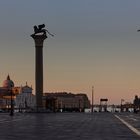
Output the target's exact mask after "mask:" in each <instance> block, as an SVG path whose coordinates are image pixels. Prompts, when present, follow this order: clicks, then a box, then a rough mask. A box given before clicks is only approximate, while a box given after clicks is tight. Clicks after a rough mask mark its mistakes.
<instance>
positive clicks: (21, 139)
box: [0, 113, 140, 140]
mask: <svg viewBox="0 0 140 140" xmlns="http://www.w3.org/2000/svg"><path fill="white" fill-rule="evenodd" d="M117 116H118V117H120V118H122V119H123V120H125V121H127V122H128V123H129V124H131V125H133V126H134V127H136V128H137V130H140V129H139V128H140V117H139V116H140V115H134V114H132V113H131V114H117ZM130 116H131V119H130ZM0 140H140V136H138V135H137V134H135V132H133V131H132V130H130V129H129V128H128V127H127V126H126V125H125V124H123V123H122V122H121V121H120V120H119V119H118V118H116V117H115V116H114V114H112V113H93V114H88V113H56V114H55V113H48V114H46V113H44V114H43V113H42V114H35V113H34V114H24V113H23V114H15V116H13V117H10V116H9V115H8V114H3V113H1V114H0Z"/></svg>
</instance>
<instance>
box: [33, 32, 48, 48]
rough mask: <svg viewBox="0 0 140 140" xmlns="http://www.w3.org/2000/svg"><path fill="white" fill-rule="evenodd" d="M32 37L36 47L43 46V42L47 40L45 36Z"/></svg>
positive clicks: (34, 35)
mask: <svg viewBox="0 0 140 140" xmlns="http://www.w3.org/2000/svg"><path fill="white" fill-rule="evenodd" d="M31 37H32V38H33V39H34V41H35V46H43V42H44V40H45V39H46V38H47V35H44V34H43V35H36V34H32V35H31Z"/></svg>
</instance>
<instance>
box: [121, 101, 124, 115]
mask: <svg viewBox="0 0 140 140" xmlns="http://www.w3.org/2000/svg"><path fill="white" fill-rule="evenodd" d="M123 102H124V99H121V112H123V104H122V103H123Z"/></svg>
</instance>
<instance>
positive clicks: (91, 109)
mask: <svg viewBox="0 0 140 140" xmlns="http://www.w3.org/2000/svg"><path fill="white" fill-rule="evenodd" d="M91 98H92V102H91V112H92V113H93V103H94V86H92V97H91Z"/></svg>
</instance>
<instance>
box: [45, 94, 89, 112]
mask: <svg viewBox="0 0 140 140" xmlns="http://www.w3.org/2000/svg"><path fill="white" fill-rule="evenodd" d="M43 105H44V107H45V108H46V109H49V110H51V111H54V112H55V111H60V112H62V111H70V112H72V111H77V112H79V111H80V112H81V111H84V109H85V108H90V101H89V99H88V97H87V95H86V94H82V93H80V94H73V93H67V92H57V93H44V96H43Z"/></svg>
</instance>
